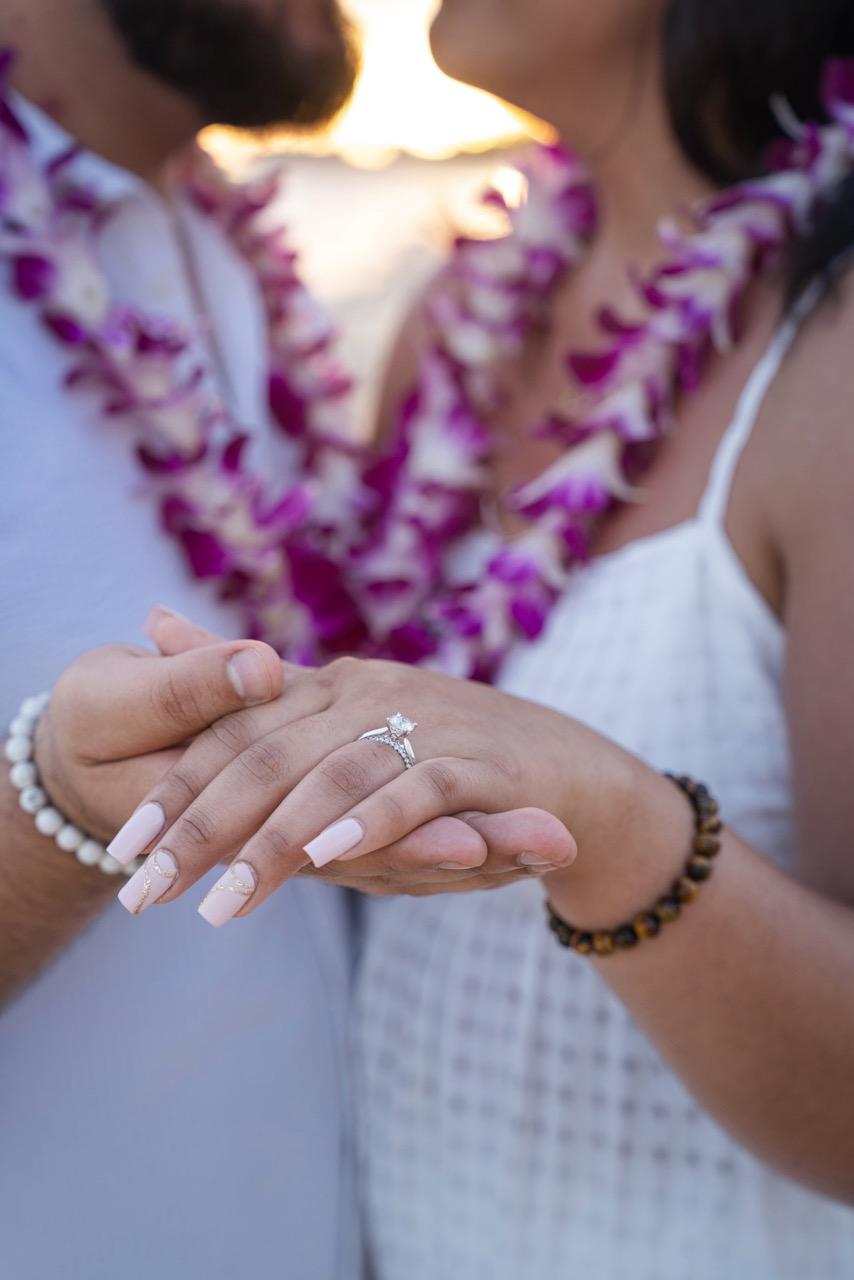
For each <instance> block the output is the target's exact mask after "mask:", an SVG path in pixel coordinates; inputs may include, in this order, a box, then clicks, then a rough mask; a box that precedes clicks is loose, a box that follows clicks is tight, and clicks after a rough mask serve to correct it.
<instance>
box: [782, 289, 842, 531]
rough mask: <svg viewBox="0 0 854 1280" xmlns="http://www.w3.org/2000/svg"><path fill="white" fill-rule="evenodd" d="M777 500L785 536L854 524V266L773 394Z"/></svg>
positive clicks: (804, 334)
mask: <svg viewBox="0 0 854 1280" xmlns="http://www.w3.org/2000/svg"><path fill="white" fill-rule="evenodd" d="M766 412H767V415H768V416H769V417H772V418H773V426H774V429H773V432H772V433H770V435H769V442H771V443H773V449H772V450H771V451H770V453H771V456H769V458H768V466H767V474H768V478H769V481H770V487H769V495H768V496H769V505H770V508H771V510H772V511H773V512H774V514H775V524H777V526H778V532H779V534H780V537H781V539H782V540H783V542H784V543H786V542H787V541H789V540H790V539H793V538H797V539H800V538H801V537H802V536H803V535H804V534H805V533H807V532H808V530H809V529H815V528H817V527H818V526H821V525H822V524H824V523H825V522H826V521H827V520H831V519H833V520H835V519H837V515H836V513H837V509H838V508H839V507H840V506H842V505H844V506H845V508H846V509H847V510H849V511H850V513H851V521H852V531H854V501H852V499H854V266H852V268H851V269H849V270H847V271H846V272H845V273H844V274H843V275H841V276H839V277H838V279H837V280H836V281H835V282H834V285H833V287H832V289H831V290H830V292H829V293H828V295H827V296H826V297H825V298H824V299H823V300H822V301H821V303H820V305H819V306H817V307H816V309H815V311H814V312H813V313H812V314H811V315H810V316H809V318H808V319H807V320H806V321H805V322H804V325H803V328H802V330H801V333H800V334H799V336H798V339H797V341H796V343H795V345H794V347H793V349H792V351H791V354H790V356H789V358H788V360H787V361H786V363H785V365H784V367H783V369H782V370H781V372H780V375H779V377H778V379H777V382H776V384H775V386H774V387H773V389H772V391H771V394H770V396H769V401H768V405H767V410H766Z"/></svg>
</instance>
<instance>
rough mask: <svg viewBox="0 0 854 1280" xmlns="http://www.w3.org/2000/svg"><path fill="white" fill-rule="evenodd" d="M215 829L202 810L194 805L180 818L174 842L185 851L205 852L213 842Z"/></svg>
mask: <svg viewBox="0 0 854 1280" xmlns="http://www.w3.org/2000/svg"><path fill="white" fill-rule="evenodd" d="M214 833H215V827H214V823H213V821H212V820H211V818H210V816H209V815H208V814H207V813H205V811H204V809H202V808H200V807H199V806H198V805H194V806H193V808H192V809H189V810H188V811H187V812H186V813H185V814H184V816H183V817H182V818H181V820H180V822H179V823H178V825H177V827H176V829H175V838H176V842H177V843H179V844H181V845H183V846H184V847H185V848H187V849H191V850H199V851H201V852H205V851H207V850H208V849H209V848H210V846H211V845H212V844H213V841H214Z"/></svg>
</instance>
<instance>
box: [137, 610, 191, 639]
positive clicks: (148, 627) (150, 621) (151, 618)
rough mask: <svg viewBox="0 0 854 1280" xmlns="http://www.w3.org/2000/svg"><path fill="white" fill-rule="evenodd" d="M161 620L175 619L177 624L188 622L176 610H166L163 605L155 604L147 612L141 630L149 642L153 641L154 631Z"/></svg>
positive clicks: (187, 619)
mask: <svg viewBox="0 0 854 1280" xmlns="http://www.w3.org/2000/svg"><path fill="white" fill-rule="evenodd" d="M162 618H177V619H178V621H179V622H189V618H185V617H184V614H183V613H179V612H178V610H177V609H167V608H166V605H165V604H156V605H154V606H153V607H152V608H151V609H149V611H148V615H147V617H146V619H145V622H144V623H143V624H142V629H143V631H144V632H145V634H146V635H147V636H148V638H149V640H153V639H154V629H155V627H156V626H157V624H158V622H160V620H161V619H162Z"/></svg>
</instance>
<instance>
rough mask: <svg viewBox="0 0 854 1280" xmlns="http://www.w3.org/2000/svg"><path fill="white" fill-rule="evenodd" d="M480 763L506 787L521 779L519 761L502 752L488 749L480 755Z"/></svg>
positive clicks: (515, 783) (513, 785) (514, 785)
mask: <svg viewBox="0 0 854 1280" xmlns="http://www.w3.org/2000/svg"><path fill="white" fill-rule="evenodd" d="M482 763H483V764H485V765H486V767H487V768H488V769H490V770H491V771H492V773H493V774H494V775H495V776H496V778H497V780H498V781H499V782H500V783H501V784H502V785H503V786H508V787H516V786H518V784H519V783H520V782H521V780H522V766H521V764H520V762H519V761H518V760H517V759H516V758H515V757H514V756H510V755H506V754H505V753H504V752H499V751H490V752H487V753H486V755H484V756H483V757H482Z"/></svg>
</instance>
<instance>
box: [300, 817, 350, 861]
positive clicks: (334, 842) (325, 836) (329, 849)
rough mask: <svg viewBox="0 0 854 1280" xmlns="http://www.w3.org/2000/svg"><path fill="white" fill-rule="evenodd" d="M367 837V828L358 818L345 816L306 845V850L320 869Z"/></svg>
mask: <svg viewBox="0 0 854 1280" xmlns="http://www.w3.org/2000/svg"><path fill="white" fill-rule="evenodd" d="M364 838H365V828H364V827H363V826H362V824H361V822H359V821H358V820H357V819H356V818H345V819H344V821H343V822H336V823H335V825H334V826H333V827H327V828H326V830H325V831H321V833H320V835H319V836H318V837H317V838H316V839H315V840H312V841H311V842H310V844H307V845H306V846H305V851H306V853H307V854H308V856H309V857H310V858H311V860H312V862H313V863H314V865H315V866H316V867H317V869H318V870H320V868H321V867H327V866H328V865H329V863H330V862H335V861H336V860H337V859H338V858H340V857H342V856H343V855H344V854H345V853H349V852H350V851H351V849H355V847H356V845H357V844H359V842H360V841H361V840H364Z"/></svg>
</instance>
